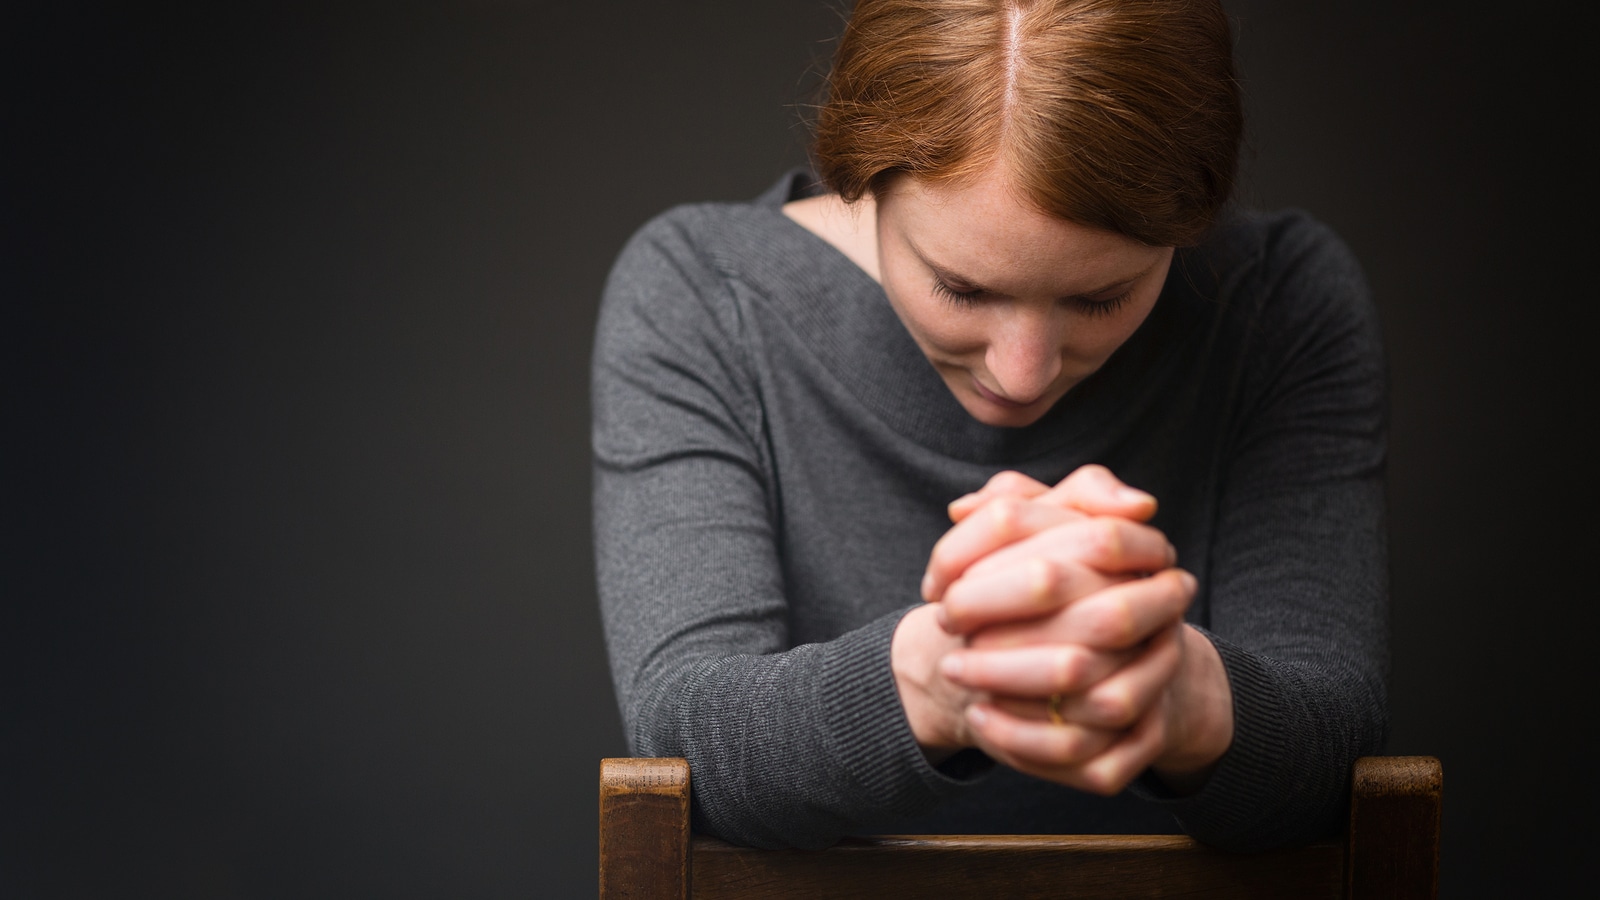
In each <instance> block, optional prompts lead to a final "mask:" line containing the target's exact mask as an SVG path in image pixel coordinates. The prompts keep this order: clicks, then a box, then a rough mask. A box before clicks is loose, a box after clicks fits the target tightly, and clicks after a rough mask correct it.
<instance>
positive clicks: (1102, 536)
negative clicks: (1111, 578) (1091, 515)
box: [1088, 518, 1122, 559]
mask: <svg viewBox="0 0 1600 900" xmlns="http://www.w3.org/2000/svg"><path fill="white" fill-rule="evenodd" d="M1089 523H1090V524H1089V529H1088V532H1089V533H1088V541H1089V549H1090V550H1092V551H1093V552H1094V553H1095V555H1096V556H1098V557H1100V558H1101V559H1116V558H1118V557H1120V556H1121V555H1122V527H1121V525H1119V524H1118V523H1117V520H1115V519H1111V518H1097V519H1090V520H1089Z"/></svg>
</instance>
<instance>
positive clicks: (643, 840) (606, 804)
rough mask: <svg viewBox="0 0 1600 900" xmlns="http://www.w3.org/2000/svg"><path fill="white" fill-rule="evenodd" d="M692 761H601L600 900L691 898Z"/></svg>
mask: <svg viewBox="0 0 1600 900" xmlns="http://www.w3.org/2000/svg"><path fill="white" fill-rule="evenodd" d="M689 877H690V875H689V763H688V761H687V760H683V759H602V760H601V761H600V900H621V898H629V900H688V897H689Z"/></svg>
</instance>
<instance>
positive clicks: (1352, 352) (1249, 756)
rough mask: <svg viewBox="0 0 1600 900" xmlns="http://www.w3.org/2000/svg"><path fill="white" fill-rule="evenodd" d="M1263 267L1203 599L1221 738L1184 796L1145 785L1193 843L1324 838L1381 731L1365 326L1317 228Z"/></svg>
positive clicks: (1372, 336) (1345, 276) (1374, 486)
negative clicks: (1217, 753) (1222, 722)
mask: <svg viewBox="0 0 1600 900" xmlns="http://www.w3.org/2000/svg"><path fill="white" fill-rule="evenodd" d="M1261 260H1262V261H1261V265H1260V266H1259V267H1258V269H1257V270H1256V273H1255V278H1256V279H1258V286H1259V288H1260V294H1259V295H1258V296H1260V297H1262V298H1264V299H1263V300H1262V303H1261V305H1260V306H1259V307H1258V308H1256V309H1253V310H1243V311H1242V312H1244V313H1245V314H1246V316H1247V317H1248V318H1249V319H1250V322H1249V326H1248V329H1247V334H1248V337H1247V339H1246V341H1245V344H1244V347H1243V351H1244V355H1243V358H1245V359H1247V360H1249V362H1247V363H1246V364H1245V366H1244V369H1243V372H1244V375H1243V377H1242V379H1241V383H1240V387H1239V397H1240V401H1241V404H1242V405H1241V407H1240V410H1239V412H1240V416H1239V419H1238V424H1237V426H1236V428H1235V430H1234V433H1233V435H1232V440H1231V447H1230V452H1229V454H1228V463H1227V465H1226V467H1225V470H1224V472H1225V474H1224V484H1223V485H1222V494H1221V502H1220V505H1219V508H1218V513H1217V521H1216V524H1215V535H1216V537H1215V540H1214V542H1213V544H1212V552H1211V558H1210V559H1209V560H1208V561H1207V563H1208V569H1209V575H1208V578H1207V579H1206V584H1205V585H1204V587H1203V588H1202V590H1203V591H1204V592H1205V594H1206V597H1205V599H1206V604H1205V606H1206V608H1207V609H1208V611H1209V628H1208V629H1206V631H1207V636H1208V637H1209V638H1210V639H1211V640H1212V643H1213V644H1214V645H1215V646H1216V648H1217V651H1218V653H1219V654H1220V655H1221V657H1222V661H1223V665H1224V667H1225V668H1226V670H1227V674H1228V679H1229V683H1230V686H1231V688H1232V693H1233V704H1234V723H1235V724H1234V740H1233V744H1232V746H1231V747H1230V749H1229V750H1228V752H1227V753H1226V754H1225V755H1224V756H1223V758H1222V760H1221V761H1220V763H1219V764H1218V766H1217V767H1216V769H1215V770H1214V771H1213V774H1212V776H1211V778H1210V779H1209V780H1208V782H1207V784H1206V786H1205V787H1204V788H1203V789H1202V790H1201V791H1200V792H1199V793H1198V794H1196V795H1193V796H1190V797H1183V798H1174V797H1171V796H1170V795H1167V796H1163V795H1162V794H1161V792H1160V791H1159V790H1158V789H1152V785H1151V782H1150V780H1149V779H1146V780H1145V781H1144V782H1143V790H1142V792H1143V793H1145V795H1146V796H1147V797H1152V798H1153V799H1157V800H1158V802H1161V803H1163V804H1164V805H1167V806H1168V807H1169V808H1170V809H1171V810H1172V811H1173V812H1174V813H1175V814H1176V815H1177V817H1178V820H1179V821H1180V822H1181V823H1182V825H1183V826H1184V828H1185V829H1186V830H1188V831H1189V832H1190V833H1191V834H1192V835H1194V836H1195V837H1196V838H1198V839H1201V840H1204V841H1206V842H1208V843H1211V844H1215V845H1218V846H1223V847H1229V848H1237V849H1259V848H1265V847H1271V846H1277V845H1283V844H1290V843H1296V842H1303V841H1307V840H1312V839H1315V838H1317V837H1321V836H1324V835H1326V834H1328V833H1331V832H1333V831H1334V830H1336V829H1337V828H1338V827H1339V825H1340V823H1341V821H1342V816H1343V814H1344V811H1345V803H1346V799H1347V796H1348V789H1349V780H1350V770H1351V765H1352V764H1353V762H1354V761H1355V759H1356V758H1357V757H1359V756H1362V755H1365V754H1371V753H1376V752H1378V751H1379V749H1380V747H1381V746H1382V743H1383V741H1384V738H1385V736H1386V731H1387V728H1388V709H1387V700H1386V687H1385V682H1386V679H1387V669H1388V623H1387V616H1388V608H1387V607H1388V561H1387V553H1386V537H1385V529H1384V522H1383V520H1384V496H1383V494H1384V488H1383V473H1384V454H1385V431H1386V416H1387V410H1386V391H1385V372H1384V360H1383V355H1382V344H1381V336H1380V334H1379V328H1378V322H1377V316H1376V313H1375V310H1374V309H1373V305H1372V302H1371V298H1370V294H1369V290H1368V288H1367V285H1366V282H1365V280H1364V278H1363V276H1362V273H1361V270H1360V267H1359V265H1358V264H1357V263H1356V261H1355V259H1354V258H1353V257H1352V256H1351V254H1350V253H1349V252H1348V250H1347V249H1346V248H1345V247H1344V245H1343V244H1342V243H1341V242H1340V241H1339V240H1338V239H1337V238H1336V237H1335V236H1334V235H1333V234H1332V233H1331V232H1330V231H1328V230H1327V229H1325V228H1323V227H1322V226H1320V225H1315V224H1314V223H1311V222H1310V221H1309V220H1306V219H1300V220H1299V222H1298V224H1296V225H1295V226H1294V227H1290V228H1286V229H1282V230H1279V231H1277V232H1275V236H1274V238H1273V239H1272V240H1270V241H1269V242H1268V245H1267V247H1266V248H1265V252H1264V253H1263V255H1262V257H1261Z"/></svg>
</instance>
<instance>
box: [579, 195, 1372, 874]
mask: <svg viewBox="0 0 1600 900" xmlns="http://www.w3.org/2000/svg"><path fill="white" fill-rule="evenodd" d="M811 189H812V188H811V187H810V186H809V182H808V180H807V179H806V178H805V176H804V175H803V174H801V173H794V174H793V175H791V176H789V177H786V178H785V179H784V180H783V181H782V182H780V183H779V184H778V185H777V186H776V187H774V188H773V189H771V190H769V191H768V192H767V193H766V194H765V195H763V196H762V197H761V198H759V199H758V200H756V201H755V202H753V203H749V204H706V205H698V206H686V207H680V208H677V209H674V210H671V211H669V212H667V213H665V214H664V215H662V216H660V217H658V218H656V219H655V220H654V221H652V222H650V223H649V224H647V225H645V226H644V227H643V228H642V229H641V230H640V231H639V232H638V233H637V234H636V235H635V236H634V237H633V239H632V240H631V241H630V242H629V243H628V245H627V247H626V249H624V250H623V252H622V254H621V257H620V258H619V259H618V261H617V263H616V266H615V268H614V269H613V271H612V273H611V277H610V279H609V280H608V282H607V284H606V288H605V297H604V302H603V304H602V309H601V313H600V320H599V325H598V333H597V337H596V341H595V348H594V357H593V365H594V369H593V404H594V408H593V411H594V434H593V439H594V453H595V485H594V491H595V493H594V499H595V507H594V509H595V546H596V556H597V566H598V574H599V589H600V599H601V606H602V611H603V615H604V621H605V630H606V639H607V647H608V650H609V654H610V660H611V670H612V675H613V678H614V680H615V685H616V690H617V696H618V699H619V702H620V704H621V707H622V715H623V719H624V722H625V725H626V733H627V737H628V741H629V746H630V747H631V749H632V751H633V752H634V753H636V754H638V755H641V756H683V757H687V758H688V760H689V763H690V766H691V770H692V773H693V778H692V784H693V798H694V815H695V825H696V828H697V829H699V830H702V831H705V832H709V833H711V834H715V835H718V836H721V837H723V838H726V839H728V840H731V841H734V842H738V843H744V844H751V845H757V846H799V847H816V846H822V845H827V844H829V843H832V842H833V841H835V840H837V839H838V838H839V837H841V836H842V835H846V834H853V833H875V832H876V833H884V832H899V833H936V832H964V833H984V832H990V833H1005V832H1014V833H1050V832H1053V833H1093V832H1111V833H1114V832H1166V831H1175V830H1177V829H1179V828H1181V829H1182V830H1184V831H1187V832H1189V833H1190V834H1193V835H1194V836H1195V837H1197V838H1199V839H1201V840H1203V841H1207V842H1210V843H1214V844H1218V845H1222V846H1228V847H1238V848H1256V847H1266V846H1273V845H1278V844H1283V843H1289V842H1296V841H1303V840H1308V839H1311V838H1314V837H1317V836H1318V835H1320V834H1323V833H1326V832H1327V831H1330V830H1332V829H1333V828H1335V827H1337V825H1338V822H1339V818H1340V815H1341V813H1342V811H1343V800H1344V797H1345V792H1346V788H1347V784H1348V779H1349V769H1350V764H1351V762H1352V761H1353V760H1354V759H1355V758H1356V757H1357V756H1360V755H1362V754H1367V753H1373V752H1376V751H1377V750H1378V748H1379V747H1380V745H1381V743H1382V740H1383V737H1384V733H1385V730H1386V727H1387V709H1386V702H1385V678H1386V671H1387V652H1388V651H1387V624H1386V616H1387V610H1386V605H1387V562H1386V558H1385V535H1384V525H1383V467H1384V429H1385V388H1384V372H1383V359H1382V353H1381V345H1380V340H1379V334H1378V326H1377V319H1376V315H1375V313H1374V310H1373V308H1372V304H1371V301H1370V299H1369V295H1368V290H1367V287H1366V284H1365V282H1364V280H1363V277H1362V274H1361V270H1360V268H1359V266H1358V265H1357V263H1356V262H1355V260H1354V259H1353V258H1352V257H1351V255H1350V253H1349V251H1348V250H1347V249H1346V248H1345V247H1344V245H1343V244H1342V243H1341V242H1340V241H1339V240H1338V238H1337V237H1336V236H1335V235H1334V234H1333V233H1332V232H1330V231H1329V230H1328V229H1327V228H1326V227H1324V226H1322V225H1320V224H1318V223H1316V222H1315V221H1313V220H1312V219H1310V218H1309V217H1307V216H1306V215H1304V214H1302V213H1298V212H1285V213H1278V214H1272V215H1258V214H1249V215H1247V214H1242V213H1235V214H1230V215H1229V216H1228V217H1226V218H1225V219H1224V221H1223V222H1222V223H1221V224H1219V226H1218V227H1217V228H1216V229H1215V230H1214V233H1213V235H1212V236H1211V237H1210V238H1209V239H1208V240H1207V242H1206V243H1205V244H1203V245H1202V246H1200V247H1198V248H1191V249H1184V250H1180V251H1179V252H1178V254H1177V256H1176V258H1175V260H1174V263H1173V266H1172V270H1171V274H1170V275H1169V277H1168V279H1167V283H1166V285H1165V287H1164V289H1163V292H1162V295H1161V299H1160V300H1159V302H1158V303H1157V304H1156V307H1155V309H1154V311H1153V312H1152V313H1151V315H1150V317H1149V318H1148V319H1147V320H1146V321H1145V323H1144V324H1143V326H1141V328H1140V329H1139V330H1138V332H1136V333H1135V334H1134V336H1133V337H1132V338H1131V339H1130V340H1129V341H1128V342H1127V343H1126V344H1125V345H1124V346H1123V347H1122V348H1121V349H1119V350H1118V351H1117V353H1116V354H1115V355H1114V356H1113V357H1112V358H1111V359H1110V361H1108V362H1107V363H1106V365H1105V366H1104V367H1102V369H1101V370H1100V371H1099V372H1098V373H1096V374H1095V375H1093V376H1092V377H1090V378H1089V379H1087V380H1085V381H1084V382H1082V383H1080V384H1079V385H1078V386H1077V387H1075V388H1073V390H1072V391H1071V392H1070V393H1069V394H1068V395H1067V396H1066V397H1065V398H1064V399H1063V400H1062V401H1061V402H1060V403H1059V404H1058V405H1057V406H1056V408H1055V409H1053V410H1051V411H1050V413H1048V414H1047V415H1046V416H1045V417H1044V418H1043V419H1041V420H1040V421H1039V422H1037V423H1035V424H1033V425H1031V426H1028V427H1026V428H1021V429H1004V428H994V427H990V426H986V425H983V424H981V423H979V422H977V421H976V420H974V419H972V418H971V417H970V416H968V415H967V413H966V412H965V411H964V410H963V409H962V407H961V406H960V404H959V403H958V402H957V401H956V400H955V398H954V397H953V396H951V394H950V392H949V390H948V389H947V388H946V387H945V385H944V382H943V381H942V379H941V378H940V377H939V375H938V373H936V372H935V371H934V369H933V368H932V366H930V365H929V363H928V362H927V360H926V359H925V358H924V357H923V355H922V354H921V352H920V351H919V350H918V349H917V347H916V345H915V344H914V343H913V341H912V339H911V337H910V336H909V335H908V334H907V332H906V331H905V329H904V327H903V326H902V325H901V324H900V321H899V319H898V318H896V316H895V314H894V312H893V310H892V309H891V308H890V306H889V304H888V301H887V299H886V298H885V297H884V295H883V291H882V289H881V288H880V287H879V285H878V284H877V283H876V282H875V281H873V280H872V279H871V278H870V277H869V276H867V275H866V274H865V273H864V272H862V271H861V270H860V269H859V268H857V267H856V266H855V265H854V264H853V263H852V262H850V261H849V260H848V259H846V258H845V257H844V256H843V255H841V254H840V253H839V252H838V251H836V250H835V249H834V248H833V247H831V246H830V245H828V244H827V243H825V242H823V241H822V240H820V239H818V238H817V237H816V236H814V235H813V234H811V233H810V232H808V231H806V230H805V229H804V228H802V227H800V226H799V225H797V224H795V223H794V222H792V221H791V220H789V219H788V218H786V217H784V216H783V214H782V212H781V210H780V205H781V204H782V203H783V202H784V201H785V200H788V199H792V198H794V197H797V196H801V195H802V194H803V193H804V192H806V191H808V190H811ZM1089 462H1098V463H1103V464H1105V465H1106V466H1108V467H1110V468H1111V470H1112V471H1113V472H1116V473H1117V474H1118V475H1119V476H1120V477H1122V478H1123V479H1124V480H1126V481H1127V482H1129V483H1131V484H1133V485H1136V486H1138V487H1140V488H1142V489H1144V490H1146V491H1149V492H1150V493H1152V494H1154V495H1155V496H1156V497H1157V498H1159V500H1160V504H1161V505H1160V513H1159V515H1158V516H1157V517H1156V519H1155V521H1154V523H1153V524H1154V525H1155V526H1156V527H1158V528H1160V529H1161V530H1162V531H1164V532H1165V533H1166V535H1167V536H1168V538H1169V539H1170V540H1171V541H1172V543H1173V544H1174V545H1175V546H1176V547H1177V548H1178V553H1179V562H1180V564H1181V565H1183V566H1184V567H1185V568H1187V569H1189V570H1190V571H1192V572H1193V573H1194V574H1195V575H1196V576H1197V577H1198V578H1199V581H1200V589H1199V592H1198V595H1197V597H1196V599H1195V602H1194V604H1193V607H1192V609H1191V611H1190V613H1189V620H1190V621H1191V622H1193V623H1194V624H1195V625H1196V626H1198V627H1200V628H1201V629H1203V630H1204V631H1205V633H1206V634H1207V635H1208V636H1210V638H1211V639H1212V640H1213V642H1214V643H1215V644H1216V646H1217V649H1218V650H1219V652H1220V653H1221V656H1222V660H1223V663H1224V665H1225V666H1226V669H1227V672H1228V677H1229V680H1230V683H1231V685H1232V690H1233V698H1234V715H1235V730H1234V743H1233V746H1232V747H1231V748H1230V749H1229V751H1228V752H1227V754H1226V755H1225V756H1224V757H1223V759H1222V761H1221V762H1220V764H1219V765H1218V766H1217V768H1216V769H1215V772H1214V774H1213V775H1212V776H1211V778H1210V780H1209V781H1208V783H1207V784H1206V786H1205V787H1204V789H1203V790H1201V791H1200V792H1199V793H1198V794H1195V795H1192V796H1187V797H1175V796H1171V795H1170V794H1167V793H1165V792H1163V791H1162V789H1161V788H1160V785H1159V784H1158V783H1157V782H1156V781H1155V780H1154V779H1148V778H1147V779H1142V780H1141V781H1139V782H1137V783H1136V784H1135V786H1134V787H1133V788H1131V789H1130V790H1128V791H1125V792H1124V793H1123V794H1122V795H1120V796H1118V797H1113V798H1100V797H1094V796H1090V795H1087V794H1083V793H1080V792H1077V791H1073V790H1071V789H1068V788H1065V787H1060V786H1057V785H1054V784H1050V783H1047V782H1043V781H1039V780H1035V779H1033V778H1029V777H1027V776H1024V775H1021V774H1020V773H1017V772H1015V771H1012V770H1010V769H1008V768H1005V767H1002V766H997V765H995V764H993V763H991V762H990V761H989V760H988V759H987V758H986V757H984V756H982V754H980V753H978V752H977V751H975V750H969V751H966V752H964V753H962V754H958V755H957V756H956V757H955V758H953V759H951V760H949V761H948V762H946V763H945V764H943V765H942V766H940V767H938V768H935V767H933V766H930V765H929V764H928V762H927V761H926V759H925V758H924V756H923V754H922V752H921V751H920V749H919V748H918V746H917V744H916V741H915V740H914V739H913V737H912V735H911V731H910V727H909V726H908V724H907V722H906V718H905V715H904V713H903V712H902V710H901V707H900V704H899V701H898V698H897V695H896V691H895V686H894V680H893V677H892V675H891V673H890V669H889V641H890V636H891V634H892V633H893V630H894V627H895V625H896V623H897V622H898V620H899V618H900V616H901V615H903V614H904V613H905V612H906V611H907V610H908V609H910V608H912V607H913V606H915V605H916V604H917V603H918V602H919V600H918V593H917V592H918V583H919V581H920V579H921V576H922V572H923V568H924V566H925V565H926V563H927V559H928V554H929V551H930V550H931V549H932V547H933V544H934V542H935V541H936V540H937V539H938V538H939V536H940V535H941V534H943V533H944V532H945V530H946V529H948V528H949V527H950V522H949V520H948V519H947V518H946V515H945V505H946V504H947V503H948V502H949V501H950V500H952V499H954V498H955V497H957V496H959V495H961V494H964V493H966V492H968V491H971V490H974V489H976V488H977V487H979V486H980V485H981V484H983V483H984V481H986V480H987V479H988V478H989V476H991V475H993V474H994V473H995V472H997V471H1000V470H1002V469H1008V468H1009V469H1017V470H1020V471H1022V472H1025V473H1027V474H1028V475H1031V476H1033V477H1034V478H1037V479H1039V480H1041V481H1044V482H1046V483H1054V482H1055V481H1058V480H1059V479H1061V478H1063V477H1064V476H1066V475H1067V474H1068V473H1070V472H1071V471H1072V470H1074V469H1076V468H1077V467H1078V466H1080V465H1083V464H1085V463H1089Z"/></svg>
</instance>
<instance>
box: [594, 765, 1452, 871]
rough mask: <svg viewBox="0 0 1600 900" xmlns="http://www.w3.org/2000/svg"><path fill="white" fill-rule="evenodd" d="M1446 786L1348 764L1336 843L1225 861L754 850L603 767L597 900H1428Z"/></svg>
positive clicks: (1105, 844) (1435, 776) (1139, 840)
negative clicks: (1344, 815)
mask: <svg viewBox="0 0 1600 900" xmlns="http://www.w3.org/2000/svg"><path fill="white" fill-rule="evenodd" d="M1442 787H1443V775H1442V772H1441V769H1440V766H1439V760H1437V759H1435V758H1433V757H1431V756H1373V757H1364V758H1362V759H1359V760H1357V761H1356V764H1355V771H1354V773H1353V778H1352V787H1351V797H1350V828H1349V832H1348V834H1346V835H1345V837H1344V839H1341V840H1334V841H1324V842H1321V843H1316V844H1312V845H1310V846H1307V847H1298V848H1294V849H1288V850H1273V851H1268V852H1263V853H1228V852H1224V851H1220V850H1214V849H1211V848H1209V847H1206V846H1205V845H1203V844H1200V843H1198V842H1196V841H1195V840H1193V839H1192V838H1188V837H1183V836H1175V835H905V836H887V837H874V838H850V839H846V840H844V841H842V842H840V843H839V844H837V845H835V846H833V847H830V848H828V849H826V850H751V849H747V848H744V847H735V846H733V845H731V844H727V843H724V842H722V841H719V840H716V839H714V838H709V837H704V836H700V835H693V834H691V833H690V831H689V765H688V763H687V762H686V761H685V760H682V759H606V760H602V761H601V762H600V898H601V900H620V898H624V897H627V898H650V900H657V898H661V900H665V898H672V900H689V898H691V897H694V898H701V900H711V898H735V897H739V898H747V897H762V898H766V897H771V898H844V897H868V898H873V900H889V898H894V897H915V898H917V900H937V898H946V897H948V898H956V897H962V898H965V897H981V898H985V900H1010V898H1029V897H1051V898H1058V897H1095V898H1100V897H1176V896H1181V897H1219V898H1222V897H1225V898H1247V897H1293V898H1301V897H1306V898H1312V897H1328V898H1336V897H1346V898H1369V897H1429V898H1431V897H1434V896H1436V894H1437V892H1438V870H1439V805H1440V795H1441V790H1442Z"/></svg>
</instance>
